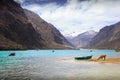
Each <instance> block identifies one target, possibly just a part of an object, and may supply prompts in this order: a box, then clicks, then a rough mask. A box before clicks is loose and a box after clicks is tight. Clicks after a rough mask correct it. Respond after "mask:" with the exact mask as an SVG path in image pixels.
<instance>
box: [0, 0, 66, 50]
mask: <svg viewBox="0 0 120 80" xmlns="http://www.w3.org/2000/svg"><path fill="white" fill-rule="evenodd" d="M39 19H40V21H41V23H42V24H45V25H44V26H45V28H44V29H45V30H44V29H42V28H43V27H42V28H41V29H42V30H43V33H44V32H46V33H47V32H48V33H47V35H48V36H49V34H50V33H51V34H53V36H52V37H54V38H53V39H54V41H56V42H57V43H50V42H49V41H48V42H47V39H46V38H45V37H44V35H43V34H41V33H40V32H39V31H40V30H41V29H39V30H38V29H36V28H38V27H35V24H34V22H32V21H34V20H32V21H31V20H30V19H28V17H27V16H26V14H25V13H24V9H22V8H21V6H20V5H19V4H17V3H16V2H14V1H13V0H0V49H1V50H5V49H44V48H45V49H52V48H53V44H54V45H55V46H54V48H55V47H56V46H57V48H66V45H65V46H64V44H67V40H66V39H65V38H64V37H63V36H62V35H61V34H60V32H59V31H58V30H57V29H56V28H55V27H51V29H50V30H49V29H48V27H49V25H50V24H49V25H48V24H47V22H45V21H44V20H42V19H41V18H39ZM39 19H37V20H38V21H39ZM39 25H40V24H38V26H39ZM53 29H54V30H53ZM49 32H50V33H49ZM54 33H56V34H55V35H54ZM56 36H57V37H56ZM58 36H59V37H58ZM49 38H51V37H49ZM61 39H62V40H64V41H65V42H63V41H62V42H61ZM51 40H52V39H51ZM54 41H53V42H54ZM67 48H68V47H67Z"/></svg>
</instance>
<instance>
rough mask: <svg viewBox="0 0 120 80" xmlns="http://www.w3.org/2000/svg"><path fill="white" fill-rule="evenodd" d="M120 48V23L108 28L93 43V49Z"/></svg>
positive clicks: (103, 29) (101, 31) (102, 30)
mask: <svg viewBox="0 0 120 80" xmlns="http://www.w3.org/2000/svg"><path fill="white" fill-rule="evenodd" d="M119 47H120V22H118V23H116V24H113V25H110V26H106V27H104V28H102V29H101V30H100V32H99V33H98V34H97V35H96V36H95V37H94V38H93V40H92V41H91V48H103V49H116V48H119Z"/></svg>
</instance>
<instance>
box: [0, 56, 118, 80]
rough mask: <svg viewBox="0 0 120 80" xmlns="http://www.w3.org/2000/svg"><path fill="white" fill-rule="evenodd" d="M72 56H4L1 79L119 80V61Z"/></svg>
mask: <svg viewBox="0 0 120 80" xmlns="http://www.w3.org/2000/svg"><path fill="white" fill-rule="evenodd" d="M17 55H18V54H17ZM24 55H25V54H24ZM29 55H30V54H29ZM4 56H5V55H4ZM73 58H74V57H71V55H70V57H68V56H59V57H58V56H57V57H56V56H53V57H51V56H31V55H30V56H27V57H26V56H21V57H18V56H17V57H1V58H0V80H120V76H119V75H120V71H119V70H120V67H119V66H120V65H119V64H99V63H96V62H92V61H75V60H74V59H73Z"/></svg>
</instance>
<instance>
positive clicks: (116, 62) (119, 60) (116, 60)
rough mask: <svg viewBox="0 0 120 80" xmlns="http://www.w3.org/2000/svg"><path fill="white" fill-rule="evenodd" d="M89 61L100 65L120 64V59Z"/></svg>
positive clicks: (94, 59)
mask: <svg viewBox="0 0 120 80" xmlns="http://www.w3.org/2000/svg"><path fill="white" fill-rule="evenodd" d="M89 61H93V62H98V63H112V64H120V58H107V59H106V60H97V58H93V59H91V60H89Z"/></svg>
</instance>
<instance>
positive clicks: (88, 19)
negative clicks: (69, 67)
mask: <svg viewBox="0 0 120 80" xmlns="http://www.w3.org/2000/svg"><path fill="white" fill-rule="evenodd" d="M119 4H120V0H88V1H87V0H86V1H78V0H68V1H67V3H66V5H64V6H58V5H56V4H55V3H50V4H46V5H35V4H34V5H29V6H24V8H27V9H30V10H32V11H34V12H36V13H38V14H39V15H40V16H41V17H42V18H43V19H44V20H46V21H47V22H50V23H52V24H53V25H55V26H56V27H57V28H58V29H59V30H60V31H61V32H62V33H63V34H64V35H66V34H69V33H72V32H75V33H74V34H71V35H73V36H75V35H77V34H79V33H82V32H85V31H87V30H95V31H99V29H101V28H102V27H104V26H106V25H111V24H113V23H116V22H118V21H120V5H119Z"/></svg>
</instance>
